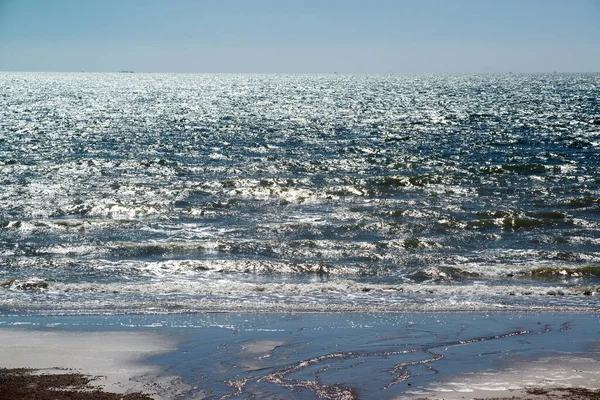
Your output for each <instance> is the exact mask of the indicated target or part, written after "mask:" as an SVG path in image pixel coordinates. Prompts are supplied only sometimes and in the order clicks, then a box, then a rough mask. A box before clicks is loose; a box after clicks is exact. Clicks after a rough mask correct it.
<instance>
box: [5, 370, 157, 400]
mask: <svg viewBox="0 0 600 400" xmlns="http://www.w3.org/2000/svg"><path fill="white" fill-rule="evenodd" d="M92 380H93V378H92V377H89V376H87V375H83V374H80V373H72V372H71V373H52V374H41V373H39V371H37V370H34V369H24V368H16V369H7V368H0V400H21V399H22V400H33V399H35V400H84V399H85V400H152V398H151V397H149V396H147V395H145V394H143V393H128V394H118V393H109V392H104V391H102V390H100V389H98V388H97V387H93V386H91V385H90V382H91V381H92Z"/></svg>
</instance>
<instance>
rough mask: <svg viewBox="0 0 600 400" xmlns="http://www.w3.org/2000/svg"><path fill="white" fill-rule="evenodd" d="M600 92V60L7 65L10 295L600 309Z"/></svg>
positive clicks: (98, 301) (2, 221)
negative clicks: (423, 70) (444, 65)
mask: <svg viewBox="0 0 600 400" xmlns="http://www.w3.org/2000/svg"><path fill="white" fill-rule="evenodd" d="M599 98H600V75H599V74H550V75H516V74H508V75H458V76H446V75H443V76H442V75H440V76H417V75H415V76H394V75H392V76H358V75H357V76H354V75H348V76H346V75H183V74H181V75H168V74H133V75H132V74H88V73H77V74H50V73H0V187H1V190H0V307H2V308H3V309H4V310H6V311H22V310H29V311H50V312H54V311H56V310H59V311H63V312H79V311H90V312H94V311H103V312H111V311H114V312H119V311H143V312H159V313H160V312H165V311H197V310H231V309H234V310H252V311H254V310H286V309H300V310H308V311H311V310H398V309H413V310H468V309H484V310H489V309H505V308H509V309H511V308H512V309H520V310H523V309H525V310H528V309H549V310H566V309H576V310H590V309H598V307H599V306H600V302H599V298H600V296H598V292H599V290H598V287H599V285H600V251H599V249H600V183H599V181H600V175H599V174H598V168H599V166H600V147H599V145H600V105H599V102H598V99H599Z"/></svg>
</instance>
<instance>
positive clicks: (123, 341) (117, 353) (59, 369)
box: [0, 329, 184, 399]
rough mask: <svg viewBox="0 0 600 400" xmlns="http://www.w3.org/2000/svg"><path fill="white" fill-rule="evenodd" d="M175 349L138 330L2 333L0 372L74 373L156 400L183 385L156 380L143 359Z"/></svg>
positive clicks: (105, 386)
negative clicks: (41, 371)
mask: <svg viewBox="0 0 600 400" xmlns="http://www.w3.org/2000/svg"><path fill="white" fill-rule="evenodd" d="M175 349H176V343H175V341H174V340H172V339H169V338H165V337H162V336H159V335H155V334H148V333H140V332H64V331H29V330H21V329H0V354H2V357H0V368H32V369H36V370H43V372H44V373H65V372H68V371H72V372H77V373H81V374H85V375H89V376H92V377H96V378H97V379H95V380H93V381H92V382H90V384H91V385H93V386H98V387H102V388H103V389H104V390H106V391H109V392H114V393H132V392H143V393H147V394H149V395H151V396H152V397H153V398H157V399H160V398H166V397H169V396H172V395H173V394H175V393H177V392H178V391H181V390H183V389H184V385H183V384H181V383H180V382H179V381H178V379H177V378H176V377H168V378H165V377H160V378H159V374H160V372H161V371H160V369H159V368H158V367H156V366H153V365H150V364H147V363H144V362H143V361H144V360H145V359H147V358H148V357H149V356H151V355H154V354H159V353H166V352H170V351H174V350H175ZM157 382H160V384H157ZM178 385H179V386H180V388H179V389H175V387H176V386H178Z"/></svg>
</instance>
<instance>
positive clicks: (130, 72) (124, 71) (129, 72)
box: [119, 69, 133, 74]
mask: <svg viewBox="0 0 600 400" xmlns="http://www.w3.org/2000/svg"><path fill="white" fill-rule="evenodd" d="M119 73H120V74H133V71H128V70H126V69H124V70H121V71H119Z"/></svg>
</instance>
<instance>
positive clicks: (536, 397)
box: [416, 388, 600, 400]
mask: <svg viewBox="0 0 600 400" xmlns="http://www.w3.org/2000/svg"><path fill="white" fill-rule="evenodd" d="M464 398H465V399H471V397H464ZM416 400H430V399H429V398H428V397H423V398H418V399H416ZM473 400H600V389H596V390H593V389H583V388H548V389H542V388H528V389H525V390H523V391H521V390H519V391H515V395H514V396H511V397H475V398H473Z"/></svg>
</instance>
